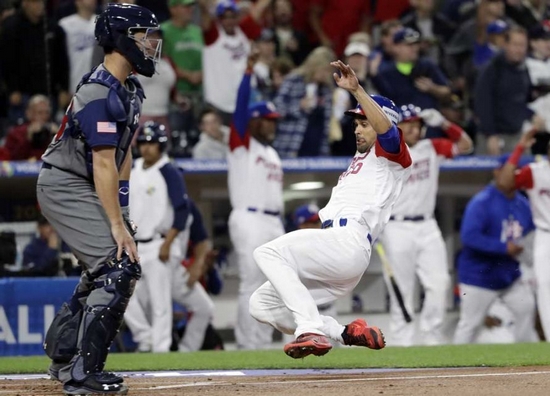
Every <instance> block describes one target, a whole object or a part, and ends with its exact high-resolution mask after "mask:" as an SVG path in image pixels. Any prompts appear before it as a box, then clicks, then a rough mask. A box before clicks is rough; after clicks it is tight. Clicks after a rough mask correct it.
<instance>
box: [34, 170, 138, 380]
mask: <svg viewBox="0 0 550 396" xmlns="http://www.w3.org/2000/svg"><path fill="white" fill-rule="evenodd" d="M36 194H37V198H38V202H39V204H40V208H41V210H42V213H43V214H44V216H45V217H46V218H47V219H48V221H49V222H50V224H51V225H52V226H53V228H54V229H55V230H56V232H57V233H58V234H59V236H60V238H61V239H62V240H63V241H65V243H67V245H68V246H69V247H70V248H71V251H72V252H73V253H74V255H75V256H76V258H77V259H78V261H79V263H80V265H81V266H82V267H83V270H84V271H89V272H90V273H92V274H96V273H98V272H99V271H101V270H102V269H103V267H104V266H105V265H106V263H107V262H108V261H109V260H111V259H112V258H113V257H114V256H115V255H116V251H117V245H116V242H115V240H114V239H113V237H112V235H111V226H110V224H109V219H108V218H107V215H106V214H105V210H104V209H103V207H102V205H101V202H100V200H99V198H98V196H97V193H96V191H95V188H94V186H93V185H92V184H91V183H90V182H89V181H88V180H86V179H84V178H82V177H80V176H77V175H75V174H73V173H70V172H65V171H63V170H61V169H57V168H55V167H52V168H43V169H42V170H41V171H40V174H39V176H38V182H37V186H36ZM106 279H107V275H106V274H103V275H101V276H100V277H98V278H96V279H95V280H96V281H98V282H101V281H105V280H106ZM139 283H140V282H137V284H138V285H139ZM91 286H92V285H91V284H90V281H89V280H88V279H87V277H86V276H82V277H81V279H80V283H79V284H78V286H77V288H76V290H75V292H84V291H87V290H89V289H90V287H91ZM105 289H106V288H104V287H101V288H95V289H94V290H92V291H91V293H90V294H89V295H88V296H87V297H85V298H82V299H81V301H80V302H81V304H82V307H86V306H88V307H89V308H90V309H91V310H93V309H103V308H104V307H106V306H109V305H110V304H111V303H112V301H113V299H114V298H115V297H114V295H113V293H111V292H108V291H106V290H105ZM125 292H128V293H130V294H131V290H126V291H125ZM82 323H84V322H81V326H80V330H79V336H78V344H77V348H78V349H81V342H82V336H83V331H84V328H83V327H84V326H83V325H82ZM105 325H106V326H109V325H112V326H116V327H117V328H116V329H113V328H110V329H108V333H112V334H115V331H116V330H118V326H119V324H118V323H112V322H109V323H106V324H105ZM105 341H106V342H107V343H109V342H110V341H111V340H105ZM74 361H75V359H74V358H73V361H72V362H71V363H70V364H64V363H60V364H57V363H53V364H52V366H53V367H55V368H56V369H59V370H60V371H59V379H60V380H61V381H63V382H66V381H69V380H70V379H71V373H70V371H71V364H72V363H74Z"/></svg>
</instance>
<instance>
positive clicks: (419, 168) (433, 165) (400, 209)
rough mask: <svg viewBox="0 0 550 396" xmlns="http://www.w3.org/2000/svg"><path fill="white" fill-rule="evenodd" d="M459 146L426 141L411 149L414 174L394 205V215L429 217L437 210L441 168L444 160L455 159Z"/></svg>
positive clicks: (443, 142) (445, 141) (444, 140)
mask: <svg viewBox="0 0 550 396" xmlns="http://www.w3.org/2000/svg"><path fill="white" fill-rule="evenodd" d="M454 147H456V146H455V145H454V144H453V142H452V141H450V140H448V139H424V140H420V141H419V142H418V143H417V144H415V145H414V146H413V147H411V148H410V152H411V158H412V166H411V175H410V176H409V179H408V180H407V182H406V183H405V185H404V186H403V191H402V192H401V195H400V196H399V199H398V200H397V202H396V203H395V206H394V208H393V211H392V215H398V216H411V217H412V216H421V215H423V216H426V217H429V216H431V215H432V214H433V212H434V210H435V204H436V197H437V187H438V183H439V165H440V164H441V161H442V160H443V158H445V157H446V158H452V157H453V156H454V153H455V149H454Z"/></svg>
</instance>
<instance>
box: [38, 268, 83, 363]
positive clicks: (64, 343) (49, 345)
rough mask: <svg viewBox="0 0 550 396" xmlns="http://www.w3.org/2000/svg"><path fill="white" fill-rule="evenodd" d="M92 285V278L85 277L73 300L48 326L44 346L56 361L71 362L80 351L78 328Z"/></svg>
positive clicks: (65, 304) (61, 309)
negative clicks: (84, 302)
mask: <svg viewBox="0 0 550 396" xmlns="http://www.w3.org/2000/svg"><path fill="white" fill-rule="evenodd" d="M92 286H93V283H92V278H90V277H83V278H82V279H81V281H80V283H79V285H78V286H77V288H76V290H75V292H74V294H73V296H72V297H71V300H70V301H69V302H68V303H64V304H63V305H62V306H61V308H60V309H59V311H58V312H57V314H56V315H55V318H54V319H53V321H52V323H51V325H50V327H49V328H48V331H47V333H46V337H44V345H43V347H44V350H45V352H46V355H48V357H49V358H50V359H52V360H53V361H54V362H56V363H69V362H70V361H71V359H72V358H73V356H74V355H76V353H77V352H78V347H77V343H78V329H79V327H80V321H81V320H82V309H83V306H82V303H81V301H85V300H86V298H87V297H88V295H89V294H90V293H91V291H92ZM79 290H80V291H79Z"/></svg>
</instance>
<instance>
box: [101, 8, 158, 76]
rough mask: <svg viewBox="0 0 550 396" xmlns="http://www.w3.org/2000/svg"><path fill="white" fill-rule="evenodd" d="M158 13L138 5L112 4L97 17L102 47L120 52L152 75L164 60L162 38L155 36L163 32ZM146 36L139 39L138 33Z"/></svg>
mask: <svg viewBox="0 0 550 396" xmlns="http://www.w3.org/2000/svg"><path fill="white" fill-rule="evenodd" d="M159 29H160V28H159V23H158V20H157V17H156V16H155V14H153V13H152V12H151V11H149V10H148V9H147V8H144V7H141V6H138V5H134V4H109V5H108V6H107V8H105V11H103V12H102V13H101V14H100V15H98V16H97V18H96V24H95V32H94V34H95V38H96V40H97V41H98V43H99V45H100V46H101V47H107V48H112V49H114V50H116V51H118V52H120V53H121V54H122V55H124V57H125V58H126V59H128V62H130V63H131V65H132V67H133V68H134V69H135V71H136V72H138V73H139V74H143V75H144V76H147V77H151V76H152V75H153V74H154V72H155V66H156V64H157V62H158V61H159V59H160V55H161V50H162V39H160V38H155V39H151V38H149V37H148V36H149V35H150V34H151V33H154V32H156V31H159ZM137 32H143V33H145V36H144V37H143V38H140V39H137V38H136V37H135V33H137Z"/></svg>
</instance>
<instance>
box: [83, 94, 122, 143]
mask: <svg viewBox="0 0 550 396" xmlns="http://www.w3.org/2000/svg"><path fill="white" fill-rule="evenodd" d="M74 116H75V118H76V120H77V121H78V125H79V127H80V130H81V131H82V134H83V135H84V139H86V143H87V144H88V145H89V146H90V147H92V148H93V147H100V146H112V147H117V146H118V142H119V139H120V135H119V133H118V126H117V123H116V121H115V120H114V119H113V117H112V116H111V115H110V114H109V111H108V110H107V99H106V98H103V99H95V100H93V101H91V102H89V103H87V104H86V105H85V106H84V107H83V108H82V109H81V110H80V111H78V112H77V113H75V115H74Z"/></svg>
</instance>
